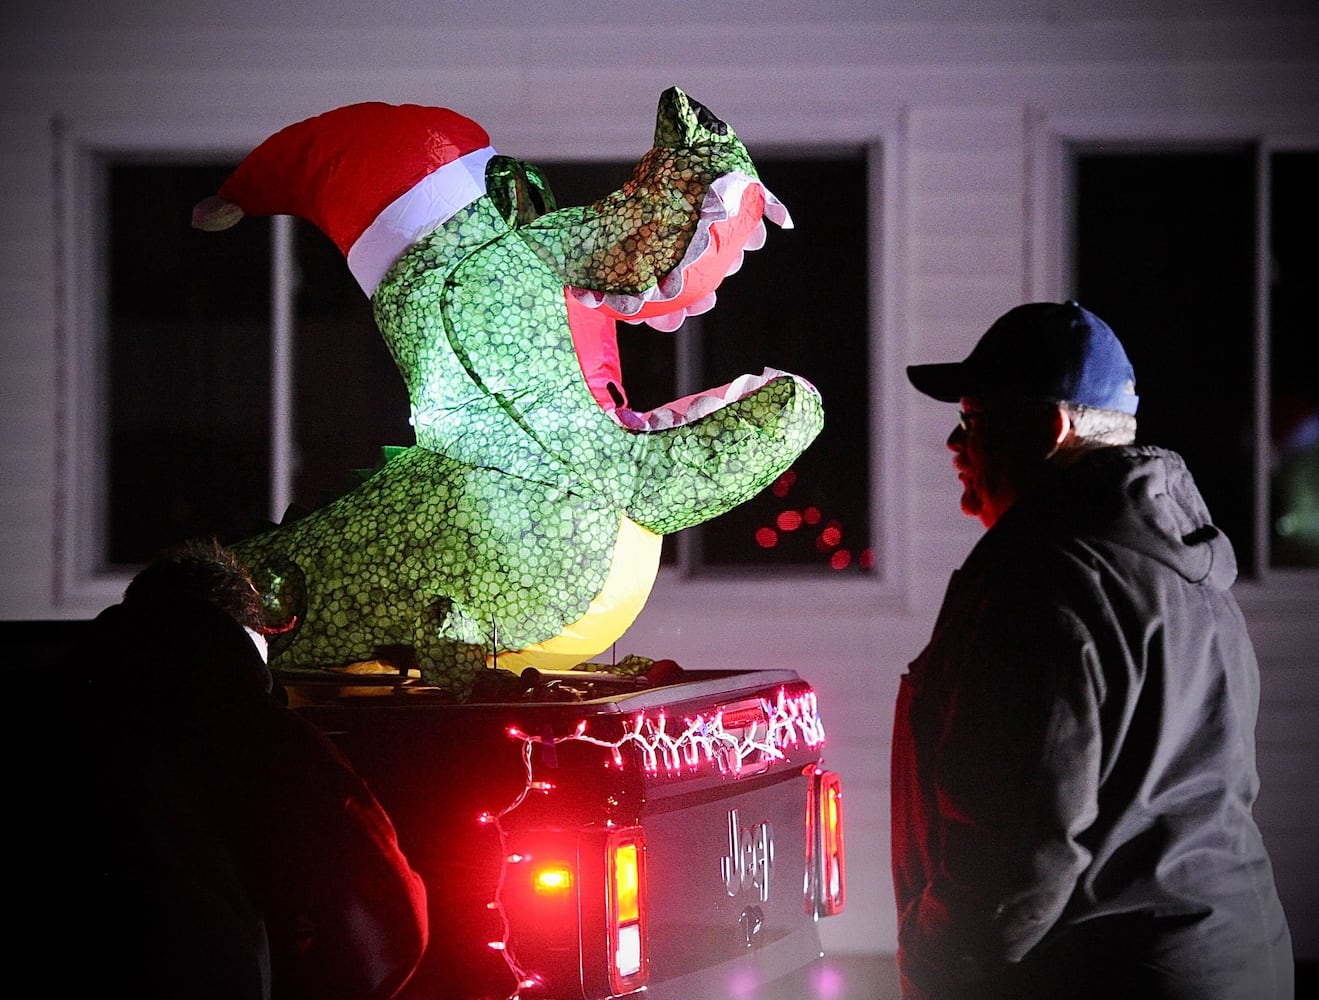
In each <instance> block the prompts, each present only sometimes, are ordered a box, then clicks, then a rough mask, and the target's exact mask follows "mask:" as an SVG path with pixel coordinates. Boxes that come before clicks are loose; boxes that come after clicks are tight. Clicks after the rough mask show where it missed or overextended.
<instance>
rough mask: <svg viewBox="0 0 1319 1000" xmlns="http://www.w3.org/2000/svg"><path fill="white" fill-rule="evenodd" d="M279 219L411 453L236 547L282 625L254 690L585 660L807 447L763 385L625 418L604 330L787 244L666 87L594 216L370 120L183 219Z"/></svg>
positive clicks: (444, 132) (484, 162)
mask: <svg viewBox="0 0 1319 1000" xmlns="http://www.w3.org/2000/svg"><path fill="white" fill-rule="evenodd" d="M419 160H420V161H421V162H420V165H418V161H419ZM437 164H438V166H437ZM272 213H289V214H294V215H300V216H302V217H304V218H308V219H310V220H311V221H312V222H314V223H316V224H317V225H318V226H319V227H320V228H321V229H322V230H323V231H324V232H326V233H327V235H329V236H331V238H333V239H335V241H336V242H337V243H338V244H339V245H340V247H341V248H342V249H344V251H345V253H346V254H347V257H348V263H349V267H350V269H351V270H352V271H353V273H354V275H355V276H356V277H357V279H358V281H359V282H360V283H361V284H362V286H363V288H364V290H365V291H366V292H367V294H369V295H371V297H372V303H373V307H374V311H375V318H376V322H377V325H378V326H379V328H380V331H381V333H382V334H383V336H384V337H385V339H386V341H387V342H388V345H389V348H390V351H391V352H392V354H393V357H394V359H395V361H396V362H397V365H398V368H399V370H400V372H401V373H402V375H403V378H404V379H405V381H406V384H407V388H408V395H409V399H410V401H411V407H412V421H413V426H414V428H415V431H416V445H415V447H410V448H400V449H393V450H391V452H390V454H391V457H390V458H389V460H388V461H386V462H385V463H384V464H383V465H382V466H381V467H380V468H379V469H378V470H376V471H375V472H374V474H372V475H371V476H370V477H369V478H367V479H366V480H365V481H364V482H363V483H362V484H361V485H360V486H359V487H357V488H355V489H354V490H352V491H351V492H349V493H347V494H346V495H344V496H342V497H341V498H339V499H338V500H336V501H334V502H333V503H331V504H329V505H328V506H325V507H323V508H320V509H318V510H316V511H314V512H312V513H310V514H307V515H305V516H303V517H300V518H298V519H296V520H292V521H289V520H288V519H286V523H284V524H282V525H280V526H278V527H275V528H273V529H271V530H270V531H268V532H266V533H263V534H260V535H258V536H256V537H253V538H250V539H247V540H245V541H243V542H241V543H239V544H238V545H237V546H236V547H237V548H238V550H239V552H240V554H241V555H242V556H243V557H244V559H245V560H246V561H247V562H248V564H249V565H250V566H251V568H252V570H253V573H254V576H255V578H256V579H257V580H258V585H259V587H260V588H261V589H262V590H263V592H264V596H265V598H266V601H267V604H268V606H269V608H270V610H271V613H272V617H273V618H275V619H277V620H280V621H282V622H285V623H287V624H288V625H289V626H290V627H289V628H288V629H287V631H286V632H285V633H283V634H282V635H279V636H276V637H275V638H274V640H273V641H272V664H273V665H275V666H281V667H328V666H337V665H338V666H341V665H345V664H352V663H355V662H364V661H371V660H373V659H378V658H380V657H381V656H382V651H386V650H390V649H398V648H400V647H404V648H407V647H410V648H411V650H412V653H413V655H414V656H415V661H416V664H417V666H419V668H420V671H421V674H422V676H423V677H424V678H425V679H426V680H428V681H429V682H432V683H434V684H437V685H439V686H442V687H445V688H447V689H448V690H449V691H450V692H452V693H453V694H454V696H455V697H457V698H460V699H461V698H465V697H467V696H468V693H469V692H470V691H471V688H472V683H473V680H474V678H475V676H476V674H477V672H478V671H480V670H482V669H485V668H487V667H488V666H490V665H491V664H492V663H493V664H497V665H498V666H500V667H513V668H517V667H525V666H538V667H543V668H544V667H548V668H566V667H570V666H572V665H575V664H578V663H581V662H582V661H585V660H588V659H589V658H590V657H591V656H593V655H595V654H597V653H599V652H601V651H603V650H606V649H608V648H609V646H610V645H611V644H612V643H613V642H614V641H615V640H616V639H617V638H618V637H619V636H620V635H622V634H623V632H624V631H626V629H627V628H628V626H629V625H630V624H631V623H632V621H633V620H634V619H635V617H636V615H637V614H638V613H639V612H640V610H641V608H642V606H643V605H644V603H645V601H646V599H647V597H648V596H649V593H650V588H651V585H652V584H653V582H654V579H655V576H656V573H657V571H658V566H659V550H660V538H661V536H662V535H664V534H667V533H670V532H675V531H679V530H681V529H683V528H687V527H690V526H692V525H695V524H699V523H701V522H703V521H706V520H709V519H710V518H713V517H716V516H718V515H719V514H721V513H724V512H725V511H727V510H729V509H731V508H732V507H734V506H736V505H738V504H740V503H743V502H744V501H746V500H748V499H750V498H751V497H752V496H754V495H755V494H756V493H758V492H759V491H760V490H762V489H764V488H765V487H766V486H767V485H768V484H769V483H771V482H772V481H773V480H774V478H775V477H776V476H778V475H779V474H780V473H781V472H782V471H783V470H784V469H786V468H787V467H788V466H789V465H790V464H791V463H792V462H793V460H794V459H795V458H796V457H797V456H798V455H799V454H800V453H801V451H802V450H803V449H804V448H806V446H807V445H808V444H810V442H811V441H812V440H813V439H814V438H815V436H816V435H817V434H818V433H819V431H820V429H821V426H822V423H823V413H822V409H821V405H820V399H819V395H818V393H817V392H816V390H815V389H814V388H813V387H812V386H811V385H810V384H809V383H808V382H806V381H805V380H803V379H801V378H799V377H797V376H795V375H791V374H788V373H785V372H779V371H774V370H770V369H766V370H765V371H764V372H763V373H762V374H760V375H755V376H751V375H746V376H742V377H741V378H739V379H737V380H736V381H734V382H732V383H730V384H728V385H725V386H722V387H719V388H717V389H713V390H709V391H706V392H703V393H699V394H696V395H692V396H688V397H685V398H683V399H680V400H676V401H674V402H672V403H668V404H666V405H665V406H662V407H659V408H656V409H654V410H651V411H649V412H645V413H641V412H636V411H633V410H631V409H629V408H628V406H627V400H626V394H625V392H624V389H623V377H622V372H621V371H620V365H619V361H618V350H617V343H616V340H615V329H614V324H615V322H616V321H617V320H624V321H629V322H640V321H645V322H648V323H650V324H651V325H653V326H655V327H658V328H659V329H661V330H673V329H676V328H677V326H678V325H679V324H680V323H681V322H682V320H683V318H684V317H685V316H687V315H689V314H695V313H698V312H702V311H704V310H705V309H708V308H709V307H710V306H711V305H712V304H713V301H714V289H715V287H716V286H717V285H718V283H719V282H720V281H721V280H722V279H723V278H724V277H725V275H727V274H728V273H730V272H731V271H733V270H735V269H736V268H737V266H738V265H739V264H740V262H741V258H742V253H743V250H744V249H746V248H751V249H754V248H756V247H759V246H760V245H761V242H763V239H764V223H763V221H762V216H764V217H768V218H770V219H771V220H772V221H775V222H777V223H779V224H781V225H790V224H791V223H790V221H789V220H788V219H787V213H786V211H784V209H783V208H782V206H781V205H779V204H778V202H777V201H776V200H775V199H774V198H773V196H772V195H770V194H769V193H768V192H767V191H766V189H765V188H764V187H763V186H762V184H761V183H760V181H759V179H758V177H757V174H756V171H755V167H754V166H753V164H752V162H751V159H750V157H749V156H748V154H747V151H746V149H745V148H744V147H743V145H742V143H741V142H740V141H739V140H738V138H737V136H736V135H735V134H734V132H733V131H732V129H731V128H729V127H728V126H727V125H726V124H725V123H723V122H722V121H720V120H719V119H717V118H715V117H714V116H713V115H711V114H710V112H709V111H708V110H707V109H705V108H704V107H702V106H701V105H700V104H698V103H696V102H695V101H693V100H691V99H690V98H688V97H687V96H686V95H685V94H683V93H682V92H681V91H680V90H678V89H676V88H673V89H670V90H668V91H666V92H665V93H664V94H663V95H662V97H661V99H660V104H659V113H658V120H657V125H656V130H655V143H654V148H652V149H651V150H650V151H649V152H648V153H647V154H646V155H645V156H644V157H643V158H642V160H641V161H640V163H639V164H638V165H637V167H636V168H635V170H634V172H633V174H632V176H631V178H630V179H629V180H628V181H627V183H625V184H624V185H623V187H622V188H621V189H620V190H618V191H615V192H613V193H612V194H610V195H608V196H606V197H605V198H603V199H601V200H600V201H598V202H596V203H595V204H593V205H589V206H586V207H569V208H557V207H556V206H555V203H554V199H553V196H552V194H551V192H550V190H549V187H548V185H547V183H546V182H545V180H544V178H543V176H542V174H541V173H540V171H539V170H538V169H537V168H536V167H534V166H533V165H531V164H527V163H522V162H520V161H517V160H513V159H511V158H508V157H504V156H499V155H497V154H496V153H495V152H494V150H493V149H492V148H491V147H490V146H489V140H488V138H487V137H486V134H485V132H484V130H482V129H481V127H480V126H478V125H476V123H475V122H472V121H471V120H470V119H466V118H463V117H462V116H460V115H457V114H455V113H454V112H452V111H448V110H447V109H442V108H424V107H419V106H416V105H400V106H394V105H386V104H376V103H371V104H362V105H351V106H349V107H346V108H340V109H338V110H337V111H332V112H328V113H327V114H325V115H320V116H318V117H316V118H312V119H308V120H306V121H304V122H300V123H298V124H297V125H294V126H290V127H289V128H287V129H284V130H283V131H281V132H279V133H276V134H275V135H274V136H272V137H271V138H270V139H268V140H266V142H265V143H262V145H261V146H259V147H257V149H255V150H254V151H253V152H252V153H251V154H250V155H249V156H248V158H247V159H245V160H244V162H243V163H242V164H241V165H240V166H239V167H238V169H237V170H235V172H234V174H233V175H231V177H230V178H229V179H228V180H227V181H226V182H225V184H224V185H223V186H222V187H221V188H220V192H219V195H218V196H216V197H212V198H208V199H206V200H205V201H203V202H202V203H200V204H199V205H198V206H197V209H196V210H195V211H194V220H193V221H194V225H197V226H198V227H200V228H204V229H220V228H224V227H226V226H228V225H232V224H233V223H235V222H237V221H238V219H239V218H241V216H242V215H244V214H272ZM382 220H383V221H382Z"/></svg>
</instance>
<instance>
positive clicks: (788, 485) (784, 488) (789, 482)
mask: <svg viewBox="0 0 1319 1000" xmlns="http://www.w3.org/2000/svg"><path fill="white" fill-rule="evenodd" d="M796 482H797V473H795V472H793V471H792V470H791V469H788V470H787V471H786V472H784V473H783V475H781V476H779V478H778V479H776V480H774V485H773V486H771V487H770V492H771V493H773V494H774V495H775V496H776V497H780V498H781V497H786V496H787V495H788V490H790V489H792V487H793V484H794V483H796Z"/></svg>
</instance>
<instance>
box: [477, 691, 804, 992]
mask: <svg viewBox="0 0 1319 1000" xmlns="http://www.w3.org/2000/svg"><path fill="white" fill-rule="evenodd" d="M758 716H759V718H760V719H763V723H760V722H756V723H753V724H751V725H745V724H743V721H744V720H743V717H742V716H739V718H738V720H737V723H738V724H737V725H736V726H735V728H734V729H733V730H731V731H730V730H729V729H726V728H725V727H724V714H723V712H722V711H719V712H716V713H715V714H714V715H712V716H706V715H704V714H699V713H698V714H697V715H695V716H691V717H688V718H686V719H684V721H683V723H682V724H681V725H680V726H678V727H675V728H673V729H670V726H671V720H670V719H669V718H668V716H667V714H666V713H664V712H663V711H661V712H660V713H659V714H658V715H657V716H654V717H651V716H648V715H647V714H646V713H645V712H639V713H637V714H636V715H635V716H633V717H632V720H631V721H630V722H626V723H624V724H623V733H622V735H621V736H619V737H618V738H617V739H614V740H609V739H602V738H599V737H595V736H588V735H587V733H586V721H585V720H582V721H580V722H578V723H577V727H576V729H574V730H573V731H572V732H571V733H569V734H567V735H565V736H532V735H529V734H527V733H524V732H523V731H522V730H520V729H518V728H517V727H516V726H509V727H508V730H507V733H508V736H509V738H510V739H513V740H517V741H519V742H520V743H521V744H522V747H521V757H522V767H523V771H524V773H525V776H526V777H525V780H524V782H523V787H522V790H521V791H520V792H519V793H518V794H517V795H516V796H515V797H514V798H513V800H512V801H511V802H509V803H508V805H506V806H504V808H502V809H500V810H499V811H497V812H493V813H491V812H482V813H481V814H479V815H478V816H477V822H478V823H481V824H483V825H491V826H493V827H494V829H495V834H496V836H497V837H498V838H499V855H500V857H501V858H502V859H503V861H502V863H501V865H500V869H499V877H498V879H497V880H496V882H495V893H494V899H492V900H491V901H490V902H489V903H487V904H486V908H487V909H490V910H493V911H494V912H495V913H497V914H498V916H499V922H500V928H501V932H500V936H499V937H498V938H497V939H496V940H494V941H491V942H489V947H490V948H491V949H492V950H493V951H497V952H498V953H499V954H500V957H502V958H503V960H504V964H505V965H507V966H508V970H509V972H510V973H512V975H513V980H514V982H515V984H516V985H515V987H514V990H513V992H512V993H511V994H509V996H508V1000H519V998H520V991H521V990H523V989H530V988H531V987H533V986H539V985H540V983H541V980H540V979H539V978H538V977H537V976H536V975H535V974H534V973H532V972H529V971H528V970H527V969H525V968H523V967H522V966H521V965H520V964H519V962H518V959H517V956H516V955H515V954H514V951H513V949H512V947H511V946H510V944H509V941H510V937H511V933H512V928H511V925H510V923H509V919H508V911H507V909H506V908H505V906H504V899H503V896H504V886H505V885H506V884H507V879H508V870H509V866H510V865H512V864H518V863H521V861H523V860H524V859H523V858H522V857H521V856H520V855H514V854H510V852H509V849H508V832H507V830H506V829H505V827H504V822H503V821H504V818H505V817H506V816H508V815H509V813H511V812H513V811H514V810H515V809H517V808H518V807H519V806H521V805H522V804H523V803H524V802H525V801H526V800H527V796H528V795H530V794H531V793H532V792H539V793H542V794H549V793H550V792H552V791H554V788H555V786H554V785H553V784H551V783H550V782H548V781H544V780H539V779H537V777H536V775H535V770H534V767H533V765H532V756H533V750H534V748H535V747H536V746H537V745H538V744H539V745H541V746H545V747H557V746H558V745H559V744H561V743H574V742H577V743H587V744H590V745H591V746H596V747H601V748H603V749H605V750H608V751H609V753H610V759H611V760H612V761H613V763H614V764H615V765H617V766H622V764H623V762H624V757H623V753H624V748H625V747H628V746H632V747H634V748H635V749H636V751H637V753H638V754H639V756H640V762H641V766H642V767H643V768H644V769H645V770H646V771H647V772H649V773H651V774H679V773H690V772H692V771H695V770H697V769H698V768H701V767H713V768H717V769H718V771H719V772H720V773H722V774H730V775H732V776H733V777H734V778H736V777H738V775H739V774H741V772H742V771H743V769H744V768H745V767H746V766H747V764H748V762H749V761H752V759H753V758H756V759H759V760H763V759H764V757H769V758H770V759H773V760H782V759H784V758H785V757H786V756H787V753H786V751H787V749H788V748H789V747H791V746H797V745H799V744H805V745H806V746H807V747H811V748H815V747H819V746H821V745H823V743H824V740H825V733H824V723H823V722H822V721H821V719H820V713H819V706H818V703H817V701H816V697H815V692H814V691H810V690H807V691H804V692H802V693H801V694H796V695H789V694H788V693H787V691H786V690H785V689H783V688H780V689H779V692H778V696H777V698H776V699H775V700H773V701H771V700H770V699H768V698H762V699H761V700H760V710H759V713H758Z"/></svg>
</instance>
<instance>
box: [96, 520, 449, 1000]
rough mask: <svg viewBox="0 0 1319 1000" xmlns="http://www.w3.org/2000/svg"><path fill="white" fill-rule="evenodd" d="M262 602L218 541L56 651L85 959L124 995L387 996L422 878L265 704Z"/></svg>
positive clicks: (410, 934)
mask: <svg viewBox="0 0 1319 1000" xmlns="http://www.w3.org/2000/svg"><path fill="white" fill-rule="evenodd" d="M261 610H262V609H261V604H260V599H259V598H258V596H257V594H256V592H255V590H254V589H253V587H252V585H251V583H250V581H249V580H248V578H247V575H246V573H245V572H244V570H243V568H242V567H241V566H240V565H239V564H238V563H237V562H236V561H235V560H234V559H233V557H232V555H231V554H230V553H229V552H228V551H227V550H225V549H223V548H221V547H219V546H216V545H213V544H206V545H191V546H186V547H184V548H182V549H180V550H178V551H176V552H172V553H169V554H167V555H166V556H163V557H162V558H160V559H158V560H156V561H154V562H153V563H151V564H150V565H149V566H148V567H147V568H146V569H144V570H143V571H142V572H141V573H140V574H139V575H138V576H136V577H135V578H134V579H133V581H132V582H131V583H130V584H129V586H128V588H127V590H126V591H125V593H124V598H123V601H122V602H121V603H120V604H117V605H115V606H113V607H110V608H107V609H106V610H105V611H104V612H102V613H101V615H100V616H99V617H98V618H97V619H96V622H95V623H94V625H93V627H92V629H91V632H90V635H89V636H88V637H87V639H86V641H85V642H83V643H82V644H81V647H80V648H79V649H78V650H77V651H76V652H75V653H74V655H73V660H72V663H71V666H72V668H73V669H74V670H76V671H77V673H78V675H79V676H80V677H81V678H82V683H81V688H82V692H81V694H82V697H81V700H80V701H81V709H82V711H83V713H84V718H83V727H84V728H83V731H84V732H85V734H86V735H87V736H88V737H89V743H88V745H87V748H86V754H85V757H86V770H85V776H86V781H87V788H88V789H89V795H88V797H87V801H86V804H85V806H84V807H83V808H85V809H86V810H87V815H86V816H85V817H84V820H85V822H84V823H83V824H82V825H83V838H84V842H85V845H86V849H87V854H88V858H89V860H90V861H91V865H90V874H89V878H90V881H91V884H90V886H89V887H88V888H89V890H90V891H91V893H92V895H93V900H94V904H95V907H96V910H95V912H96V917H97V919H96V920H95V921H94V922H93V926H94V927H95V928H96V930H95V934H94V936H93V937H94V941H95V943H96V944H97V945H99V949H98V951H99V953H100V957H99V961H97V962H95V963H89V964H88V966H87V968H86V976H87V978H88V980H89V984H95V985H99V986H102V987H104V988H105V989H106V990H107V991H115V992H123V993H124V995H128V996H134V997H162V998H163V997H171V998H179V1000H184V998H203V997H208V998H209V997H215V998H220V997H224V998H229V1000H238V998H246V997H267V996H269V997H273V998H275V1000H283V998H292V997H298V998H303V997H305V998H309V1000H310V998H316V1000H330V998H337V997H342V998H345V1000H348V998H352V1000H367V998H389V997H393V996H395V995H396V994H397V993H398V992H399V991H400V990H401V989H402V987H403V985H404V984H405V983H406V982H407V980H408V979H409V978H410V976H411V975H412V973H413V972H414V971H415V970H416V968H417V965H418V964H419V963H420V960H421V956H422V952H423V951H424V949H425V945H426V940H427V923H426V898H425V889H424V886H423V884H422V882H421V879H420V877H419V876H418V875H417V874H416V873H415V872H414V871H413V870H412V868H411V866H410V865H409V864H408V862H407V859H406V858H405V857H404V856H403V854H402V852H401V851H400V849H399V845H398V841H397V837H396V835H395V831H394V827H393V825H392V823H391V821H390V819H389V817H388V816H387V815H386V814H385V812H384V810H383V809H382V808H381V806H380V804H379V802H378V801H377V800H376V798H375V797H374V795H373V794H372V793H371V791H370V790H369V789H368V788H367V786H366V785H365V784H364V782H363V781H362V780H361V778H360V777H359V776H358V775H357V774H356V773H355V772H354V771H353V769H352V768H351V767H350V766H349V764H348V763H347V761H346V760H345V759H344V758H343V757H342V755H341V754H340V753H339V752H338V751H337V749H336V748H335V747H334V746H333V744H331V743H330V742H329V740H328V739H327V738H326V737H325V736H324V735H323V734H322V733H321V732H320V731H319V730H318V729H316V728H315V727H314V726H312V725H311V724H310V723H308V722H306V721H305V720H304V719H302V718H301V717H299V716H298V715H297V714H296V713H294V712H293V711H291V710H290V709H288V708H287V707H285V706H284V705H283V704H282V703H281V702H280V701H279V700H277V699H276V698H275V697H273V696H272V693H271V692H272V687H273V682H272V677H271V674H270V671H269V669H268V667H267V666H266V662H265V639H264V635H263V632H262V629H263V622H262V615H261Z"/></svg>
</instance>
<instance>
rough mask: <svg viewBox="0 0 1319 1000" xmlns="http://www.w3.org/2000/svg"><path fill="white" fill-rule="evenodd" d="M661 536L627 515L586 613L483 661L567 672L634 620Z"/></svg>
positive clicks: (646, 589)
mask: <svg viewBox="0 0 1319 1000" xmlns="http://www.w3.org/2000/svg"><path fill="white" fill-rule="evenodd" d="M661 541H662V536H660V535H657V534H655V532H653V531H648V530H647V529H645V528H643V527H642V526H641V525H639V524H637V523H636V522H635V521H632V520H630V519H629V518H627V517H624V518H622V520H621V522H620V524H619V526H618V541H617V543H616V544H615V546H614V558H613V562H612V563H611V565H610V567H609V575H608V576H607V577H606V578H605V583H604V587H603V588H601V590H600V593H599V594H597V595H596V597H595V599H594V600H593V601H591V605H590V607H588V608H587V609H586V613H585V614H584V615H582V617H580V618H578V619H577V620H576V621H575V622H572V623H571V624H569V625H568V626H567V627H565V628H564V630H563V631H562V632H560V633H559V634H558V635H556V636H555V637H554V638H552V639H546V640H545V641H544V642H537V643H534V644H532V645H530V646H527V647H525V648H523V649H520V650H518V651H517V652H510V653H500V654H499V656H498V658H497V664H496V658H494V657H491V658H490V659H489V660H488V661H487V662H488V663H489V664H490V665H491V666H495V665H498V666H499V667H500V668H502V669H504V670H512V671H514V672H518V671H521V670H524V669H526V668H527V667H537V668H539V669H541V670H569V669H571V668H572V667H575V666H576V665H577V664H579V663H583V662H585V661H587V660H589V659H590V658H591V657H593V656H595V655H596V654H597V653H600V652H602V651H603V650H606V649H608V648H609V647H610V645H612V644H613V642H614V641H615V640H616V639H618V637H619V636H621V635H622V634H623V633H624V632H626V631H627V630H628V627H629V626H630V625H631V624H632V623H633V622H634V621H635V620H636V617H637V615H639V614H640V613H641V609H642V608H643V607H645V604H646V599H647V598H648V597H649V596H650V588H651V587H652V586H653V585H654V583H655V576H656V574H657V573H658V572H659V560H660V542H661Z"/></svg>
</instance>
